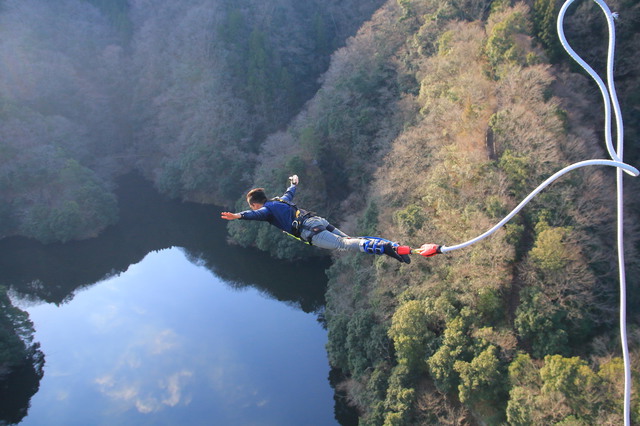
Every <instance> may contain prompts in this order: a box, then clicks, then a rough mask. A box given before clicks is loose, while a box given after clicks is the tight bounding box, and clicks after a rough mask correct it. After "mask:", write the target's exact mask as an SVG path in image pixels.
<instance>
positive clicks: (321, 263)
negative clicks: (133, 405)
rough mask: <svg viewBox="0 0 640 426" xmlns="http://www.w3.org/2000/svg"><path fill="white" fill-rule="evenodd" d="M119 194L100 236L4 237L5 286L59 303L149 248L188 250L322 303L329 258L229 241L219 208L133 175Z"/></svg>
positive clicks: (288, 294) (268, 289) (260, 284)
mask: <svg viewBox="0 0 640 426" xmlns="http://www.w3.org/2000/svg"><path fill="white" fill-rule="evenodd" d="M118 198H119V200H120V205H121V213H120V221H119V223H118V224H117V225H116V226H113V227H111V228H109V229H108V230H107V231H105V232H104V233H103V234H102V235H100V237H99V238H95V239H91V240H86V241H75V242H70V243H66V244H51V245H46V246H45V245H42V244H39V243H37V242H35V241H32V240H27V239H24V238H5V239H3V240H0V285H5V286H7V287H11V288H13V289H14V290H16V291H18V292H20V293H22V294H23V295H24V297H27V298H31V299H33V300H44V301H46V302H49V303H55V304H61V303H64V302H65V301H68V300H70V298H72V297H73V293H74V291H75V290H76V289H77V288H81V287H84V286H87V285H92V284H93V283H95V282H98V281H100V280H102V279H104V278H107V277H109V276H112V275H116V274H118V273H120V272H122V271H125V270H126V269H127V268H128V267H129V265H132V264H135V263H138V262H140V261H141V260H142V259H143V258H144V256H146V255H147V253H149V252H152V251H156V250H162V249H165V248H170V247H183V248H184V249H185V250H186V251H187V253H188V254H189V256H190V257H192V258H193V259H196V261H197V259H201V260H202V261H203V262H204V263H205V264H206V265H207V267H208V268H209V269H211V270H212V271H214V272H215V273H216V274H217V275H218V276H220V277H221V278H223V279H224V280H226V281H230V282H234V283H235V284H237V285H238V286H246V285H251V286H255V287H257V288H260V289H261V291H263V292H264V293H265V294H267V295H270V297H273V298H275V299H277V300H280V301H283V302H288V303H292V304H294V305H295V306H297V307H299V308H300V309H302V310H303V311H304V312H314V311H316V310H318V309H319V308H321V307H322V306H323V305H324V291H325V289H326V277H325V275H324V272H323V271H324V270H325V269H326V268H327V267H328V260H327V259H324V260H315V261H307V262H296V263H287V262H282V261H277V260H274V259H272V258H270V257H269V256H268V255H266V254H265V253H262V252H259V251H254V250H247V249H243V248H240V247H235V246H229V245H227V244H226V243H225V240H226V228H225V223H223V221H221V220H219V209H218V208H216V207H212V206H203V205H197V204H192V203H180V202H177V201H172V200H167V199H165V198H164V197H161V196H160V195H159V194H157V193H156V192H155V191H153V190H152V188H151V187H150V185H149V184H148V183H147V182H146V181H144V180H143V179H141V178H140V177H138V176H135V175H132V176H128V177H127V178H126V179H125V180H123V181H122V184H121V189H120V191H119V192H118ZM247 265H252V267H251V268H248V267H247ZM300 277H304V279H299V278H300Z"/></svg>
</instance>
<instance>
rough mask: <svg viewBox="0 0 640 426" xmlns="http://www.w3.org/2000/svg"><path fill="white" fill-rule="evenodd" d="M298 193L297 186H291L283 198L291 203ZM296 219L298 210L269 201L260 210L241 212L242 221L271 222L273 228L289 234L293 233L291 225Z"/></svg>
mask: <svg viewBox="0 0 640 426" xmlns="http://www.w3.org/2000/svg"><path fill="white" fill-rule="evenodd" d="M295 193H296V186H295V185H291V186H290V187H289V188H288V189H287V192H285V193H284V194H283V195H282V197H280V198H282V199H283V200H286V201H289V202H291V201H292V200H293V196H294V195H295ZM295 218H296V209H295V208H294V207H292V206H290V205H288V204H286V203H282V202H280V201H274V200H269V201H267V202H266V203H264V206H262V207H261V208H259V209H258V210H245V211H243V212H240V219H243V220H261V221H264V222H269V223H270V224H272V225H273V226H275V227H277V228H280V229H282V230H283V231H284V232H288V233H289V234H290V233H291V232H292V228H291V224H292V223H293V220H294V219H295Z"/></svg>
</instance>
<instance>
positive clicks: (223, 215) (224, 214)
mask: <svg viewBox="0 0 640 426" xmlns="http://www.w3.org/2000/svg"><path fill="white" fill-rule="evenodd" d="M220 217H221V218H222V219H225V220H235V219H240V217H241V215H240V213H231V212H222V213H220Z"/></svg>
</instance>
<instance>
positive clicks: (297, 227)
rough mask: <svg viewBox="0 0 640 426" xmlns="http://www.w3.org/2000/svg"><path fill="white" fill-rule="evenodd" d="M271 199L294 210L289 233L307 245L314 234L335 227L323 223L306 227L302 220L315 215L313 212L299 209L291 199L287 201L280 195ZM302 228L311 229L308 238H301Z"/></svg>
mask: <svg viewBox="0 0 640 426" xmlns="http://www.w3.org/2000/svg"><path fill="white" fill-rule="evenodd" d="M271 200H272V201H278V202H280V203H284V204H286V205H288V206H289V207H291V208H292V209H294V210H295V214H294V219H293V222H291V233H290V235H292V236H294V237H295V238H297V239H299V240H300V241H303V242H305V243H307V244H309V245H312V244H311V239H312V238H313V237H315V236H316V235H318V234H319V233H320V232H322V231H324V230H327V231H329V232H332V231H333V230H334V229H335V227H334V226H333V225H328V226H323V225H318V226H314V227H313V228H306V227H305V226H304V222H305V220H307V219H309V218H310V217H314V216H317V215H316V214H315V213H314V212H312V211H309V210H305V209H301V208H299V207H298V206H297V205H295V204H294V203H292V202H291V201H287V200H284V199H282V198H280V197H275V198H272V199H271ZM304 229H307V230H309V231H311V232H312V233H311V235H310V236H309V239H308V240H305V239H303V238H302V236H301V234H302V231H303V230H304Z"/></svg>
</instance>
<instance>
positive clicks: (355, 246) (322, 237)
mask: <svg viewBox="0 0 640 426" xmlns="http://www.w3.org/2000/svg"><path fill="white" fill-rule="evenodd" d="M328 225H329V222H327V220H326V219H324V218H322V217H318V216H313V217H310V218H309V219H307V220H305V221H304V224H303V230H302V232H301V233H300V236H301V237H302V239H303V240H305V241H309V237H311V244H312V245H314V246H316V247H320V248H323V249H329V250H340V251H363V249H362V243H363V242H364V241H365V240H364V239H363V238H351V237H350V236H348V235H347V234H345V233H344V232H342V231H341V230H339V229H338V228H334V229H333V231H331V232H330V231H327V230H324V231H322V232H319V233H317V234H316V235H313V231H312V229H313V228H315V227H316V226H323V227H326V226H328Z"/></svg>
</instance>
